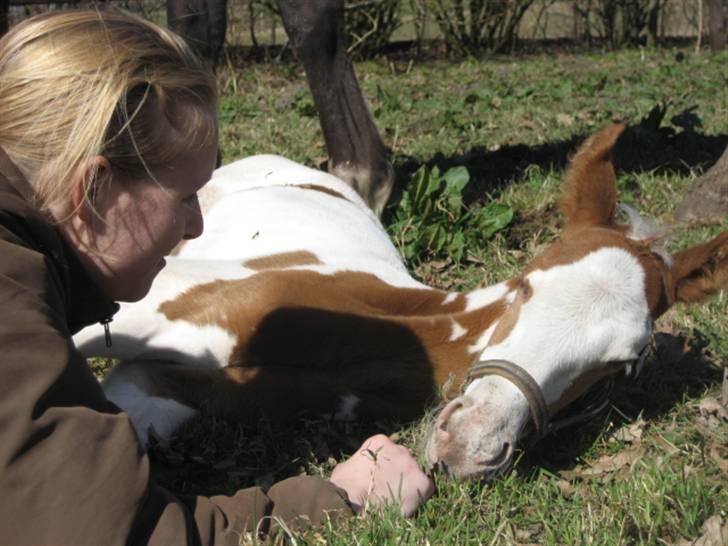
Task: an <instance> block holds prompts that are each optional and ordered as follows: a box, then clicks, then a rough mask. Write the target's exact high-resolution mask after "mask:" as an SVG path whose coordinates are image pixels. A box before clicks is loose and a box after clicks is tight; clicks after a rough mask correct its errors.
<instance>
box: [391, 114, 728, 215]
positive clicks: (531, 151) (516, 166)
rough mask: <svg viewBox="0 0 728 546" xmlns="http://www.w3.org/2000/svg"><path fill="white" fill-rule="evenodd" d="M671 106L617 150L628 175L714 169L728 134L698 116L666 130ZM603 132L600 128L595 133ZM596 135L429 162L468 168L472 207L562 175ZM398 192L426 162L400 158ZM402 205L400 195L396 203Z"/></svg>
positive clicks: (679, 117) (677, 118)
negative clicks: (526, 183)
mask: <svg viewBox="0 0 728 546" xmlns="http://www.w3.org/2000/svg"><path fill="white" fill-rule="evenodd" d="M666 113H667V106H666V105H658V106H656V107H655V108H653V110H652V111H651V112H650V113H649V114H648V115H647V116H646V117H645V118H644V119H642V120H640V121H639V122H638V123H636V124H633V125H630V126H628V128H627V130H626V131H625V132H624V133H623V134H622V136H621V137H620V139H619V141H618V142H617V146H616V148H615V163H616V166H617V169H618V170H619V171H620V172H622V173H630V174H638V173H642V172H654V173H657V174H662V173H673V174H683V175H685V174H688V173H690V172H691V171H693V170H694V169H707V168H709V167H710V166H711V165H713V164H714V163H715V162H716V161H717V160H718V158H719V157H720V156H721V154H722V153H723V151H724V150H725V148H726V146H728V134H723V135H707V134H704V133H702V132H701V126H702V123H701V121H700V118H699V117H698V116H697V115H696V114H695V113H694V112H693V111H692V110H687V111H684V112H680V113H678V114H676V115H674V116H672V118H671V119H670V122H671V126H663V124H662V122H663V119H664V117H665V115H666ZM597 130H598V128H595V132H596V131H597ZM589 136H590V135H574V136H572V137H571V138H569V139H566V140H560V141H555V142H548V143H546V144H540V145H536V146H528V145H525V144H514V145H509V146H503V147H501V148H499V149H497V150H487V149H486V148H484V147H476V148H473V149H472V150H470V151H468V152H466V153H464V154H461V155H455V156H450V157H446V156H444V155H435V156H434V157H433V158H431V159H430V160H428V161H426V162H425V165H426V166H427V167H428V168H432V167H434V166H437V167H438V168H439V169H440V172H445V171H447V170H448V169H450V168H452V167H457V166H465V167H466V168H467V169H468V172H469V173H470V177H471V183H470V184H469V185H468V187H467V188H466V191H465V195H464V200H465V203H466V204H472V203H476V202H478V201H480V200H482V199H484V198H485V197H486V196H494V195H497V194H498V193H499V192H500V191H501V190H502V189H503V188H504V187H506V186H507V185H508V184H510V183H511V182H513V181H515V180H517V179H519V178H521V177H522V176H523V175H524V174H525V172H526V170H527V169H528V168H532V167H533V166H536V167H538V168H539V169H542V170H546V171H548V170H551V169H554V170H562V169H564V168H565V167H566V165H567V163H568V160H569V157H570V156H571V155H572V154H573V153H574V152H576V149H577V148H578V146H579V144H581V143H582V142H583V141H584V140H585V139H586V138H587V137H589ZM394 162H395V169H396V173H397V181H398V188H397V191H399V192H401V191H402V185H403V184H406V182H407V181H409V180H410V178H411V177H412V175H413V174H414V172H415V171H417V169H419V168H420V167H421V166H422V163H421V162H418V161H416V160H415V159H413V158H410V157H406V156H405V157H402V156H400V157H395V158H394ZM398 201H399V198H398V195H397V194H395V195H394V196H393V198H392V200H391V202H392V203H397V202H398Z"/></svg>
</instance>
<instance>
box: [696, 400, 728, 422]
mask: <svg viewBox="0 0 728 546" xmlns="http://www.w3.org/2000/svg"><path fill="white" fill-rule="evenodd" d="M698 409H699V410H700V417H701V421H702V422H703V424H704V425H707V426H708V427H710V428H717V427H718V426H719V425H720V422H721V421H728V410H727V409H726V408H725V406H723V404H721V403H720V402H719V401H718V400H717V399H715V398H712V397H707V398H703V399H702V400H701V401H700V403H699V404H698Z"/></svg>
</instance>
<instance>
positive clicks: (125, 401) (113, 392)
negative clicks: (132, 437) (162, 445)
mask: <svg viewBox="0 0 728 546" xmlns="http://www.w3.org/2000/svg"><path fill="white" fill-rule="evenodd" d="M144 366H154V363H153V362H135V363H127V362H122V363H120V364H118V365H117V366H116V367H115V368H114V369H113V370H111V373H109V375H108V376H107V377H106V378H105V379H104V392H105V393H106V397H107V398H108V399H109V400H111V401H112V402H113V403H114V404H116V405H117V406H119V407H120V408H122V409H123V410H124V411H125V412H126V414H127V415H128V416H129V420H130V421H131V423H132V424H133V425H134V430H136V433H137V436H138V437H139V442H140V443H141V444H142V446H143V447H144V448H145V449H146V448H147V447H148V446H149V431H150V429H152V430H153V431H154V434H155V435H156V436H158V437H159V438H160V439H162V440H165V441H166V440H169V439H170V438H171V437H172V434H173V433H174V431H175V430H177V428H178V427H179V426H180V425H182V423H184V422H185V421H187V420H188V419H191V418H192V417H194V416H195V415H197V410H195V409H193V408H191V407H189V406H185V405H184V404H181V403H179V402H177V401H176V400H172V399H170V398H160V397H157V396H152V395H150V394H149V393H148V392H147V388H148V383H147V378H146V375H145V373H144V371H143V369H142V368H143V367H144Z"/></svg>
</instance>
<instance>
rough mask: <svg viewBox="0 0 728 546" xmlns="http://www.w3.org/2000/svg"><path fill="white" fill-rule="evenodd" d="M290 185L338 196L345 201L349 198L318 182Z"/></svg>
mask: <svg viewBox="0 0 728 546" xmlns="http://www.w3.org/2000/svg"><path fill="white" fill-rule="evenodd" d="M289 187H291V188H303V189H305V190H313V191H320V192H321V193H325V194H327V195H331V196H332V197H337V198H339V199H343V200H344V201H348V199H347V198H346V197H344V196H343V195H342V194H340V193H339V192H338V191H336V190H332V189H331V188H327V187H326V186H319V185H318V184H296V185H295V186H289Z"/></svg>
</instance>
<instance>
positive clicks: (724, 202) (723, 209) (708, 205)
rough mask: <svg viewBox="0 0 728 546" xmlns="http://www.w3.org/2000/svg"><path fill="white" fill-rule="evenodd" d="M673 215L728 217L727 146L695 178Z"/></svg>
mask: <svg viewBox="0 0 728 546" xmlns="http://www.w3.org/2000/svg"><path fill="white" fill-rule="evenodd" d="M675 216H676V217H677V218H678V219H680V220H701V221H705V222H710V221H719V222H720V221H722V220H724V219H725V218H726V217H728V148H726V149H725V151H724V152H723V155H722V156H720V159H718V161H717V162H716V164H715V165H713V166H712V167H711V168H710V169H708V171H706V172H705V174H703V175H702V176H701V177H700V178H698V179H697V180H695V181H694V182H693V184H692V187H691V188H690V190H689V191H688V194H687V195H686V196H685V199H683V202H682V203H681V204H680V205H679V206H678V208H677V212H676V213H675Z"/></svg>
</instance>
